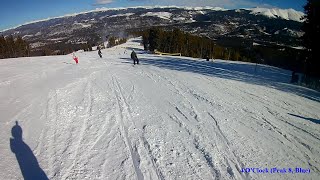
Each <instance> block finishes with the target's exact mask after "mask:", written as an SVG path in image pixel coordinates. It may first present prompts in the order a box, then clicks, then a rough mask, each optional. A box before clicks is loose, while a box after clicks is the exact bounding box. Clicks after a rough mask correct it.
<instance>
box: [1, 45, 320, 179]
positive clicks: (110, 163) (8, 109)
mask: <svg viewBox="0 0 320 180" xmlns="http://www.w3.org/2000/svg"><path fill="white" fill-rule="evenodd" d="M140 41H141V40H140V39H133V40H130V41H129V42H128V43H126V44H123V45H120V46H117V47H113V48H110V49H105V50H102V53H103V58H99V56H98V54H97V52H96V51H94V52H78V53H76V54H77V56H78V57H79V64H78V65H75V64H74V62H73V60H72V56H71V55H65V56H48V57H30V58H16V59H3V60H0V72H1V73H0V113H1V119H0V136H1V139H0V154H1V161H0V179H22V178H23V177H25V176H26V175H25V174H24V175H22V172H25V171H26V170H27V171H29V172H30V171H31V172H34V173H37V172H39V171H40V169H42V170H43V172H44V173H45V174H46V176H47V177H48V178H49V179H54V180H55V179H57V180H60V179H79V180H80V179H139V180H142V179H145V180H147V179H181V180H185V179H203V180H206V179H317V178H318V177H319V175H320V171H319V162H320V146H319V142H320V125H319V123H320V122H319V119H320V95H319V93H318V92H315V91H312V90H309V89H306V88H302V87H298V86H295V85H291V84H289V83H288V81H289V79H290V75H291V73H290V72H289V71H285V70H281V69H278V68H274V67H269V66H263V65H261V66H257V67H256V66H255V65H254V64H249V63H240V62H229V61H221V60H215V61H214V62H206V61H204V60H201V59H193V58H186V57H170V56H157V55H151V54H145V53H144V51H142V50H141V48H142V47H141V46H140ZM133 48H134V49H135V50H136V52H137V53H138V57H139V58H140V62H141V64H140V65H136V66H133V64H132V62H131V60H130V58H129V57H130V53H131V49H133ZM15 121H18V124H19V125H20V127H21V128H22V141H23V142H24V143H25V144H26V146H23V147H25V148H24V149H25V151H23V152H22V148H19V147H20V146H19V143H13V142H15V139H14V138H13V137H14V136H15V134H14V133H13V134H12V132H11V131H13V132H14V131H15V130H14V128H13V127H16V126H14V125H15ZM20 142H21V141H20ZM21 144H23V143H21ZM21 147H22V146H21ZM26 147H29V150H28V148H26ZM12 149H18V150H16V153H18V154H19V152H20V156H19V155H18V156H17V157H16V156H15V153H14V152H12ZM26 154H28V155H30V157H31V156H34V159H36V161H32V162H29V161H27V160H25V161H23V162H24V163H22V164H21V166H22V168H21V167H20V166H19V164H18V160H21V158H22V159H23V158H24V157H25V156H26ZM297 167H298V168H304V169H309V170H310V173H307V174H303V173H274V174H271V173H252V172H251V173H244V172H241V171H242V169H243V168H261V169H262V168H269V169H271V168H279V169H280V168H282V169H283V168H286V169H288V168H297Z"/></svg>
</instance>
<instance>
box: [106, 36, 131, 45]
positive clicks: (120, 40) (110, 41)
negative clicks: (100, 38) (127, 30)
mask: <svg viewBox="0 0 320 180" xmlns="http://www.w3.org/2000/svg"><path fill="white" fill-rule="evenodd" d="M126 42H127V39H126V38H117V37H115V36H111V37H109V39H108V47H109V48H110V47H113V46H117V45H119V44H124V43H126Z"/></svg>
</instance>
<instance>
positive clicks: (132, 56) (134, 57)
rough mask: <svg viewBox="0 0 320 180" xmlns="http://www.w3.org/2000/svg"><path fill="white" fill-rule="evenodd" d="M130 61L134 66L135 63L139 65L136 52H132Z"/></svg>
mask: <svg viewBox="0 0 320 180" xmlns="http://www.w3.org/2000/svg"><path fill="white" fill-rule="evenodd" d="M131 59H132V60H133V64H134V65H135V64H136V62H137V64H139V59H138V57H137V54H136V52H134V50H132V53H131Z"/></svg>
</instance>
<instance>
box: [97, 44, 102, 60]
mask: <svg viewBox="0 0 320 180" xmlns="http://www.w3.org/2000/svg"><path fill="white" fill-rule="evenodd" d="M98 54H99V56H100V58H102V52H101V49H100V47H99V46H98Z"/></svg>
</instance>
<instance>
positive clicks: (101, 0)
mask: <svg viewBox="0 0 320 180" xmlns="http://www.w3.org/2000/svg"><path fill="white" fill-rule="evenodd" d="M112 2H113V0H96V3H95V5H104V4H110V3H112Z"/></svg>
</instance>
